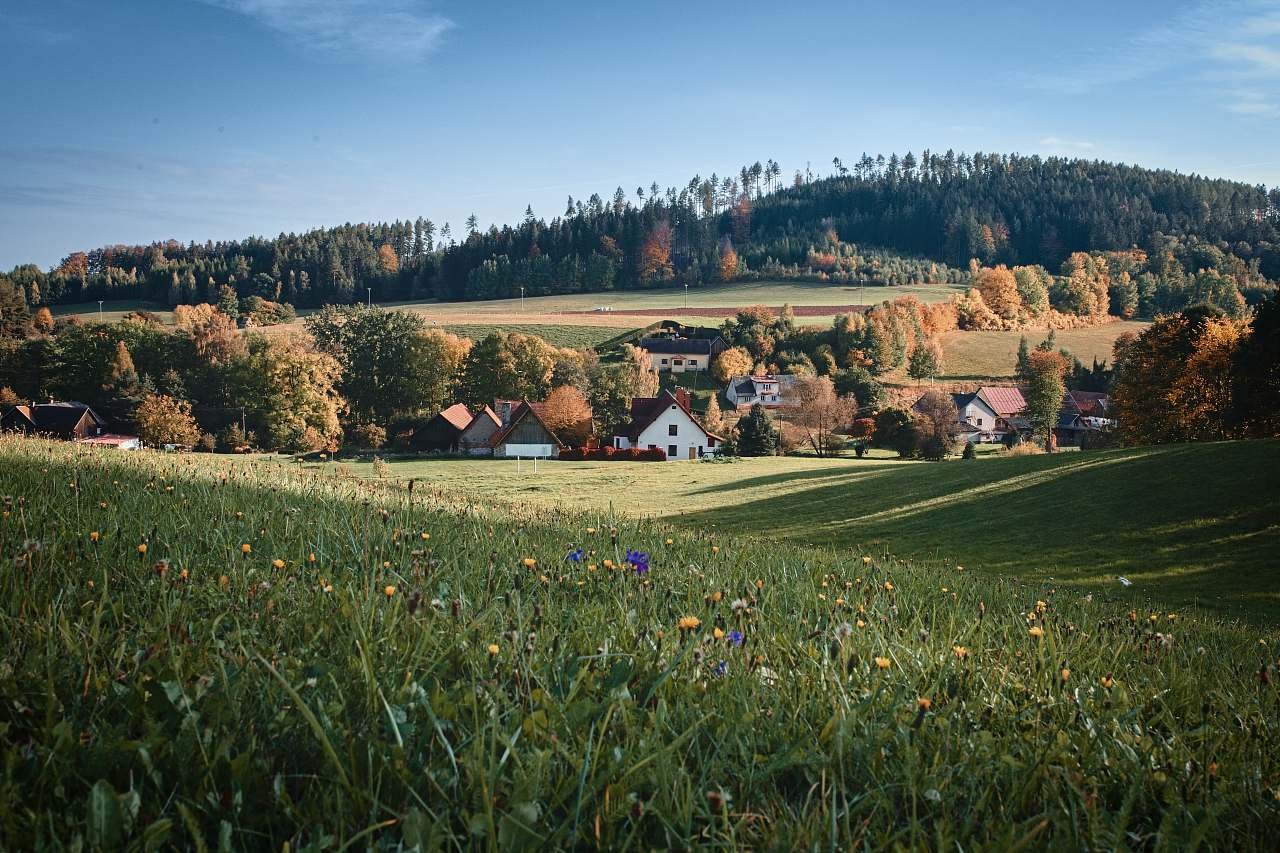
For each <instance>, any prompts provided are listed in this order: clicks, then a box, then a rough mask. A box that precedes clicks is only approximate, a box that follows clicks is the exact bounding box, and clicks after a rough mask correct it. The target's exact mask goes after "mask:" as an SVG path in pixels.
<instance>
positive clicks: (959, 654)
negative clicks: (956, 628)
mask: <svg viewBox="0 0 1280 853" xmlns="http://www.w3.org/2000/svg"><path fill="white" fill-rule="evenodd" d="M951 653H952V654H954V655H955V656H956V658H957V659H959V660H964V659H965V658H967V657H969V649H968V648H967V647H965V646H952V647H951Z"/></svg>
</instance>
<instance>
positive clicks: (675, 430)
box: [667, 424, 680, 435]
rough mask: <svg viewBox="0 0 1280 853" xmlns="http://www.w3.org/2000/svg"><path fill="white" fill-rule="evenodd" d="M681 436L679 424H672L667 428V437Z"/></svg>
mask: <svg viewBox="0 0 1280 853" xmlns="http://www.w3.org/2000/svg"><path fill="white" fill-rule="evenodd" d="M679 434H680V425H679V424H671V425H670V426H668V427H667V435H679Z"/></svg>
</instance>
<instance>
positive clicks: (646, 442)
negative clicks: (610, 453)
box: [613, 390, 724, 462]
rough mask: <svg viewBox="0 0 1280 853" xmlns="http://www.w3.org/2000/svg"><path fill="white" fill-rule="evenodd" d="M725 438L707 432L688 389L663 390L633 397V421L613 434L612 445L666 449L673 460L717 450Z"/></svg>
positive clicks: (695, 457)
mask: <svg viewBox="0 0 1280 853" xmlns="http://www.w3.org/2000/svg"><path fill="white" fill-rule="evenodd" d="M723 440H724V439H722V438H721V437H720V436H718V435H714V434H712V433H709V432H707V430H706V429H705V428H704V427H703V426H702V424H701V423H700V422H699V421H698V419H697V418H695V417H694V416H693V413H692V411H690V409H689V393H688V392H687V391H683V390H682V391H679V392H677V393H675V394H673V393H671V392H670V391H663V392H662V393H661V394H659V395H658V396H657V397H636V398H635V399H634V400H632V401H631V423H630V424H628V425H627V426H626V427H625V432H622V433H619V434H617V435H615V436H614V437H613V446H614V447H615V448H617V449H618V450H627V449H628V448H632V447H638V448H642V449H643V448H658V449H660V450H663V451H665V452H666V454H667V461H668V462H670V461H674V460H676V459H699V458H701V457H703V456H706V455H707V454H708V453H712V454H714V453H716V452H717V449H718V448H719V446H720V443H721V442H722V441H723Z"/></svg>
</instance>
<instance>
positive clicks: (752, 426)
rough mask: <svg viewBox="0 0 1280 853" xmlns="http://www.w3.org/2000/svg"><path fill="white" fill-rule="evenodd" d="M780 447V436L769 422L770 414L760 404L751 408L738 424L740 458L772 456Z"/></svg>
mask: <svg viewBox="0 0 1280 853" xmlns="http://www.w3.org/2000/svg"><path fill="white" fill-rule="evenodd" d="M777 447H778V436H777V433H776V431H775V430H774V428H773V424H771V423H770V422H769V413H768V412H767V411H766V410H765V407H764V406H763V405H761V404H760V403H756V404H755V405H753V406H752V407H751V411H750V412H748V413H747V416H746V417H745V418H743V419H742V420H741V421H739V422H738V454H739V455H740V456H772V455H773V453H774V451H775V450H776V449H777Z"/></svg>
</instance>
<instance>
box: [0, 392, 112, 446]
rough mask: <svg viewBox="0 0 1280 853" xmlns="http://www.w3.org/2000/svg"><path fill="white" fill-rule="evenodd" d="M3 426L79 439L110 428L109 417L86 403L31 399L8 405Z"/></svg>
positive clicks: (0, 417)
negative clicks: (35, 400) (103, 415)
mask: <svg viewBox="0 0 1280 853" xmlns="http://www.w3.org/2000/svg"><path fill="white" fill-rule="evenodd" d="M0 430H8V431H10V432H23V433H28V434H31V435H44V436H48V437H50V438H61V439H64V440H67V441H79V440H81V439H85V438H92V437H94V436H100V435H103V434H105V433H106V432H107V419H106V418H104V417H102V416H101V415H99V414H98V413H97V412H95V411H94V410H93V409H91V408H90V407H88V406H86V405H85V404H84V403H74V402H68V403H55V402H54V401H53V400H50V401H49V402H48V403H32V404H30V405H19V406H6V407H5V409H4V411H3V412H0Z"/></svg>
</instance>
